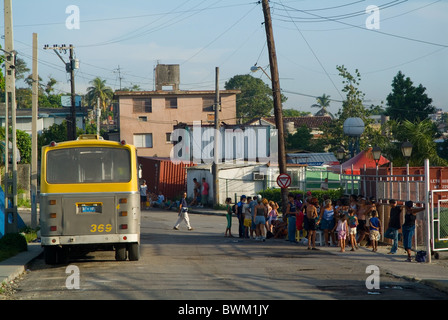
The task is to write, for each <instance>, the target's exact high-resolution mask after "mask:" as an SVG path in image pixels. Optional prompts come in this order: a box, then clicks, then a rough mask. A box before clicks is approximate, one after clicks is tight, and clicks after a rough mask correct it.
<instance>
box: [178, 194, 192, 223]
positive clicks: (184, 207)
mask: <svg viewBox="0 0 448 320" xmlns="http://www.w3.org/2000/svg"><path fill="white" fill-rule="evenodd" d="M177 216H178V217H179V218H178V219H177V221H176V224H175V225H174V227H173V229H174V230H179V225H180V223H181V222H182V221H184V222H185V224H186V225H187V229H188V230H193V228H192V227H191V225H190V217H189V216H188V204H187V193H186V192H184V194H183V197H182V200H181V201H180V205H179V214H178V215H177Z"/></svg>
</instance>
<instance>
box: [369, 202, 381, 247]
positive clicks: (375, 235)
mask: <svg viewBox="0 0 448 320" xmlns="http://www.w3.org/2000/svg"><path fill="white" fill-rule="evenodd" d="M377 215H378V214H377V212H376V210H372V218H370V220H369V229H370V235H369V238H370V240H371V241H372V247H373V249H372V251H373V252H376V251H377V250H378V241H379V240H380V232H381V221H380V219H378V217H377Z"/></svg>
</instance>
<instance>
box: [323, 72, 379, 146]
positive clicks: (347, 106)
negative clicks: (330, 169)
mask: <svg viewBox="0 0 448 320" xmlns="http://www.w3.org/2000/svg"><path fill="white" fill-rule="evenodd" d="M336 68H337V70H338V71H339V75H340V76H341V77H342V78H343V81H342V83H343V84H344V88H343V89H342V91H343V92H345V93H346V98H345V100H344V101H343V102H342V108H341V109H339V111H338V113H337V114H336V119H334V120H333V121H331V122H330V123H329V124H328V125H326V126H325V127H324V128H323V131H324V135H323V136H324V139H325V141H326V145H327V146H329V149H330V150H331V151H335V150H336V149H338V148H339V147H341V146H344V147H345V148H348V137H347V136H346V135H345V134H344V130H343V126H344V121H345V120H346V119H347V118H353V117H358V118H361V119H362V121H363V122H364V125H365V130H364V133H363V135H362V136H361V138H360V148H361V149H364V148H366V147H367V146H368V145H370V144H371V141H372V140H374V139H376V136H377V135H379V134H380V133H379V132H377V131H375V130H374V129H372V128H371V127H370V126H369V124H370V123H372V120H371V119H369V111H368V110H367V109H366V108H365V107H364V105H363V100H364V96H365V94H364V93H363V92H362V91H361V90H359V88H358V86H359V84H360V81H361V74H360V73H359V71H358V69H356V70H355V74H354V75H352V74H351V73H350V72H349V71H348V70H347V68H345V67H344V66H343V65H342V66H337V67H336Z"/></svg>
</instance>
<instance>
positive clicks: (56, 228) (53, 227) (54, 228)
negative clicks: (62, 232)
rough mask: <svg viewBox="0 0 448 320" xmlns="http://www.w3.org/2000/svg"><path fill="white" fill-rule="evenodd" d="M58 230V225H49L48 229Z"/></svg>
mask: <svg viewBox="0 0 448 320" xmlns="http://www.w3.org/2000/svg"><path fill="white" fill-rule="evenodd" d="M57 230H58V227H57V226H51V227H50V231H57Z"/></svg>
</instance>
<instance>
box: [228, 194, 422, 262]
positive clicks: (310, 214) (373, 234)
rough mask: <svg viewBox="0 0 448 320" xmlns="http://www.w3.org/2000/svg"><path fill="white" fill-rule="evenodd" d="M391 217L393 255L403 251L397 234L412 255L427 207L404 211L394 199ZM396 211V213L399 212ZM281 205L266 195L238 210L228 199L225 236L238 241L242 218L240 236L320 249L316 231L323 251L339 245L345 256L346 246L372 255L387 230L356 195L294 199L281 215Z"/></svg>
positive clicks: (245, 199) (368, 201)
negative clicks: (235, 229)
mask: <svg viewBox="0 0 448 320" xmlns="http://www.w3.org/2000/svg"><path fill="white" fill-rule="evenodd" d="M390 206H391V218H390V220H389V224H388V226H385V227H387V230H386V232H385V237H387V238H389V239H392V240H393V245H392V248H391V251H390V252H389V254H394V253H396V250H397V246H398V230H400V229H402V231H403V245H404V247H405V250H406V251H407V252H408V261H410V259H411V258H410V256H411V246H412V236H413V232H414V230H415V217H416V213H417V212H419V211H422V210H424V208H413V203H412V201H408V202H406V203H405V205H404V206H403V207H401V206H398V207H397V205H396V201H395V200H390ZM394 208H395V209H394ZM278 209H279V206H278V204H277V203H275V202H273V201H269V200H268V199H265V198H262V196H261V195H255V196H253V197H252V196H245V195H243V196H241V198H240V201H239V202H238V203H236V204H235V205H232V204H231V199H230V198H227V200H226V211H227V227H226V232H225V236H226V237H233V235H232V233H231V217H232V215H233V214H236V216H237V218H238V223H239V225H238V236H239V237H240V238H250V239H255V240H259V241H265V239H267V238H277V239H279V238H281V239H286V240H288V241H290V242H293V243H297V242H298V240H297V239H298V238H299V239H306V240H305V241H303V243H305V244H307V246H308V249H310V250H318V249H317V248H316V232H318V231H320V232H322V234H323V245H324V246H338V247H339V248H340V251H341V252H345V250H346V248H347V247H351V249H350V251H355V250H357V249H358V248H359V247H360V246H361V245H363V246H366V247H371V248H372V251H373V252H376V251H377V250H378V241H379V240H380V237H381V232H382V226H381V220H380V219H379V218H378V212H377V204H376V201H375V199H373V198H366V197H364V196H358V195H351V196H344V197H342V198H340V199H333V200H332V199H330V197H329V196H328V195H323V199H322V200H321V201H319V200H318V199H317V198H316V197H313V196H312V195H311V192H307V194H306V197H305V198H303V197H302V194H297V195H294V194H292V193H291V194H289V195H288V202H287V204H286V209H285V211H284V214H280V213H279V211H278ZM401 210H404V213H405V215H404V221H401V218H400V217H401V214H400V212H401Z"/></svg>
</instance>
